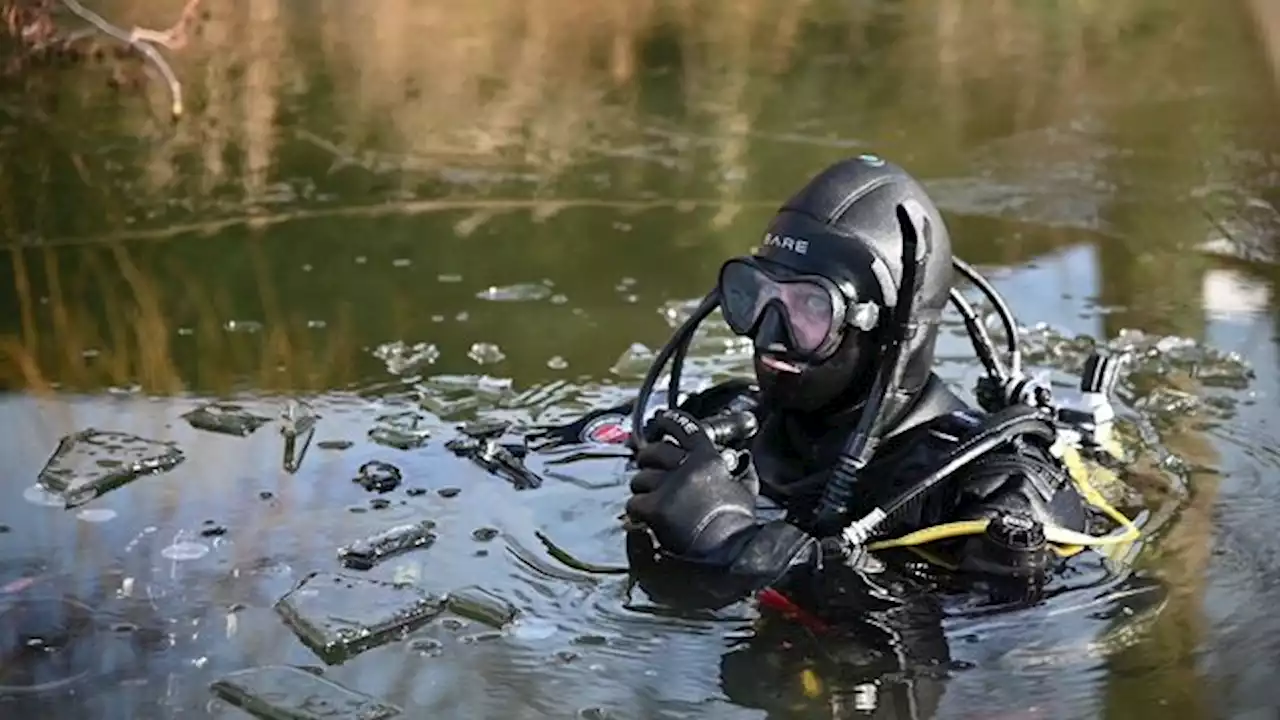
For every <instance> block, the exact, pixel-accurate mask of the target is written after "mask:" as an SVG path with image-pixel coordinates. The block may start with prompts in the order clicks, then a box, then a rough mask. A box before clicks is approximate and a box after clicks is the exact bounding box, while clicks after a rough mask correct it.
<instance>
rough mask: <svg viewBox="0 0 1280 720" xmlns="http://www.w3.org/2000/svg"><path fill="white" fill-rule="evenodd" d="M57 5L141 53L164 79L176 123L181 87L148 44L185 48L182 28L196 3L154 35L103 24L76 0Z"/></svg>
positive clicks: (191, 2) (180, 109)
mask: <svg viewBox="0 0 1280 720" xmlns="http://www.w3.org/2000/svg"><path fill="white" fill-rule="evenodd" d="M61 2H62V4H63V5H65V6H66V7H67V9H68V10H70V11H71V12H72V13H74V14H75V15H76V17H79V18H80V19H81V20H84V21H85V22H87V23H89V24H90V25H93V26H94V27H95V28H97V29H98V30H99V31H101V32H102V33H104V34H106V35H109V36H110V37H113V38H115V39H116V40H119V41H120V42H122V43H125V44H127V45H129V46H130V47H132V48H133V49H134V50H137V51H138V52H139V53H141V54H142V56H143V57H144V58H146V59H147V60H150V61H151V63H152V64H153V65H155V66H156V69H157V70H159V71H160V75H161V76H163V77H164V80H165V82H166V83H168V84H169V94H170V96H171V97H172V98H173V102H172V105H171V107H170V110H171V112H172V114H173V118H174V119H175V120H176V119H178V118H179V117H181V116H182V112H183V105H182V83H180V82H178V76H177V75H175V74H174V72H173V68H171V67H170V66H169V62H168V61H167V60H165V59H164V56H163V55H161V54H160V52H159V51H158V50H156V49H155V46H153V45H152V44H151V43H153V42H156V43H160V44H163V45H164V46H166V47H169V48H179V47H182V46H183V45H185V44H186V41H187V37H186V26H187V23H188V22H189V21H190V20H191V18H192V17H194V15H195V9H196V6H197V5H199V3H200V0H188V1H187V5H186V7H185V8H184V9H183V11H182V16H181V18H180V19H179V20H178V22H177V24H175V25H174V26H173V28H171V29H169V30H166V31H157V30H148V29H146V28H137V27H135V28H134V29H133V30H132V31H131V32H125V31H124V30H123V29H122V28H119V27H117V26H115V25H112V24H111V23H109V22H107V21H106V20H105V19H103V17H102V16H101V15H99V14H97V13H95V12H94V11H92V10H90V9H89V8H86V7H85V6H84V5H81V4H80V1H79V0H61Z"/></svg>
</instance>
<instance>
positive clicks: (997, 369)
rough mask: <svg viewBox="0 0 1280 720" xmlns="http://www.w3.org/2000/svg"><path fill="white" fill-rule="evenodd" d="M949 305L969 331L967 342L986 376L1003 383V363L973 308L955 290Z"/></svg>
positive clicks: (952, 289) (952, 292)
mask: <svg viewBox="0 0 1280 720" xmlns="http://www.w3.org/2000/svg"><path fill="white" fill-rule="evenodd" d="M951 304H953V305H955V306H956V310H957V311H958V312H959V313H960V316H961V317H962V318H964V326H965V328H966V329H967V330H968V331H969V340H970V341H972V343H973V349H974V351H975V352H977V354H978V360H980V361H982V365H983V367H985V368H986V369H987V374H988V375H990V376H991V377H992V378H993V379H995V380H996V381H998V382H1001V383H1003V382H1004V381H1005V380H1006V379H1007V377H1008V376H1007V375H1005V367H1004V362H1003V361H1002V360H1001V359H1000V356H999V354H997V353H996V344H995V343H994V342H993V341H992V340H991V335H990V334H989V333H988V332H987V328H986V326H985V325H983V324H982V321H981V320H979V319H978V314H977V313H976V312H974V310H973V306H972V305H970V304H969V301H968V300H966V299H965V297H964V295H962V294H960V291H959V290H957V289H955V288H951Z"/></svg>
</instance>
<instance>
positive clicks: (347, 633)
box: [275, 572, 444, 665]
mask: <svg viewBox="0 0 1280 720" xmlns="http://www.w3.org/2000/svg"><path fill="white" fill-rule="evenodd" d="M275 607H276V611H277V612H278V613H279V614H280V615H281V616H282V617H283V618H284V620H285V622H286V623H287V624H288V625H289V627H290V628H291V629H292V630H293V631H294V633H296V634H297V635H298V637H299V639H301V640H302V642H303V644H305V645H306V646H307V647H308V648H310V649H311V651H312V652H314V653H315V654H316V655H317V656H319V657H320V659H321V660H323V661H324V662H325V663H326V664H329V665H340V664H342V663H343V662H346V660H348V659H350V658H352V657H354V656H356V655H358V654H360V653H362V652H364V651H365V650H369V649H371V648H374V647H377V646H378V645H382V644H384V643H387V642H390V641H392V640H395V639H398V638H399V637H401V636H403V635H404V634H405V633H408V632H411V631H412V630H414V629H415V628H417V627H419V626H420V625H422V624H423V623H425V622H426V621H428V620H430V619H431V618H433V617H435V616H436V615H437V614H439V613H440V611H441V610H442V609H443V607H444V600H443V599H442V598H439V597H436V596H433V595H430V594H428V593H426V592H424V591H423V590H420V589H418V588H415V587H412V586H410V585H405V584H395V583H389V582H382V581H379V580H369V579H365V578H361V577H355V576H351V575H339V574H336V573H328V572H315V573H312V574H310V575H308V576H307V577H305V578H303V579H302V581H301V582H299V583H298V585H297V587H295V588H294V589H293V590H291V591H290V592H289V593H288V594H286V595H285V596H284V597H282V598H280V600H279V601H278V602H277V603H276V606H275Z"/></svg>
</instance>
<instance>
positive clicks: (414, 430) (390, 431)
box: [369, 411, 431, 450]
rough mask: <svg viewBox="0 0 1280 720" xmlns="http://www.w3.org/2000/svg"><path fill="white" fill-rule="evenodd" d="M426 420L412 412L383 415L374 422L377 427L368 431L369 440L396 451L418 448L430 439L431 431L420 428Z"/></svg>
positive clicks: (423, 416) (424, 417)
mask: <svg viewBox="0 0 1280 720" xmlns="http://www.w3.org/2000/svg"><path fill="white" fill-rule="evenodd" d="M426 419H427V418H426V416H425V415H422V414H420V413H416V412H413V411H406V412H401V413H395V414H392V415H383V416H381V417H379V418H377V419H376V420H375V422H376V423H377V425H376V426H374V428H373V429H372V430H370V431H369V439H370V440H373V441H374V442H376V443H378V444H379V445H386V446H388V447H393V448H396V449H398V450H413V449H415V448H420V447H422V446H423V445H425V444H426V443H427V439H428V438H430V437H431V431H430V430H429V429H427V428H425V427H422V423H423V422H424V421H425V420H426Z"/></svg>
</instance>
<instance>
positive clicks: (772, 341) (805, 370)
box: [718, 258, 866, 412]
mask: <svg viewBox="0 0 1280 720" xmlns="http://www.w3.org/2000/svg"><path fill="white" fill-rule="evenodd" d="M718 287H719V291H720V308H721V311H722V312H723V315H724V318H725V321H726V323H727V324H728V325H729V327H730V328H731V329H732V330H733V331H734V332H735V333H737V334H738V335H741V336H745V337H750V338H752V340H753V341H754V345H755V370H756V379H757V380H758V381H759V384H760V387H761V389H762V390H763V391H765V393H766V394H767V395H768V396H769V398H770V400H769V402H771V403H774V404H776V405H779V406H781V407H786V408H789V409H793V410H799V411H802V412H813V411H817V410H821V409H824V408H828V406H830V405H831V403H832V402H833V401H834V400H836V399H838V398H840V397H841V396H842V395H845V394H851V395H856V393H849V390H850V385H851V384H852V383H853V380H854V378H855V376H856V374H857V373H858V372H859V370H860V369H861V368H860V367H859V366H860V363H861V361H862V358H863V356H864V355H865V354H866V353H864V352H862V351H861V346H862V344H863V341H864V340H865V335H864V334H863V333H860V332H859V331H858V330H856V329H855V328H854V327H852V326H850V325H849V324H848V323H847V322H846V318H847V313H846V310H847V308H848V302H849V301H848V296H847V295H846V294H845V292H846V291H844V290H842V289H841V288H840V287H839V286H837V285H836V283H835V282H833V281H831V280H829V279H827V278H824V277H820V276H816V275H800V274H797V273H795V272H794V271H792V270H790V269H789V268H787V267H785V266H783V265H780V264H778V263H773V262H768V261H765V262H760V261H758V260H756V259H748V258H735V259H733V260H729V261H728V262H726V263H725V264H724V265H723V266H722V267H721V269H720V279H719V285H718ZM860 338H861V339H862V340H860Z"/></svg>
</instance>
